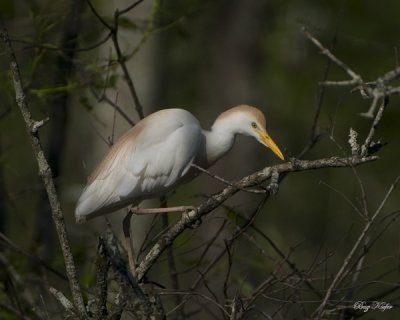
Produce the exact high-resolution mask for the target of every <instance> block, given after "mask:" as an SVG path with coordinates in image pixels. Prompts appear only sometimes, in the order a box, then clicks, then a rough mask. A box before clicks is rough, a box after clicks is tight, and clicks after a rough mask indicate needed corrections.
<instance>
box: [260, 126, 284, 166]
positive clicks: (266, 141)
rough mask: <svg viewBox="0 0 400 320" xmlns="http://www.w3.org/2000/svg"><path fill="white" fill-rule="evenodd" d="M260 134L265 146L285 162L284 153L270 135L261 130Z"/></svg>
mask: <svg viewBox="0 0 400 320" xmlns="http://www.w3.org/2000/svg"><path fill="white" fill-rule="evenodd" d="M258 134H259V136H260V139H261V141H262V142H263V144H264V145H265V146H267V147H268V148H270V149H271V150H272V152H273V153H275V154H276V155H277V156H278V157H279V158H280V159H281V160H285V158H284V156H283V154H282V151H281V150H280V149H279V147H278V146H277V145H276V143H275V142H274V140H272V138H271V137H270V136H269V135H268V133H267V132H266V131H263V130H259V131H258Z"/></svg>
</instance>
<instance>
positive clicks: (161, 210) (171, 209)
mask: <svg viewBox="0 0 400 320" xmlns="http://www.w3.org/2000/svg"><path fill="white" fill-rule="evenodd" d="M130 211H131V212H132V213H134V214H139V215H141V214H152V213H169V212H182V213H183V214H184V215H185V218H186V220H187V221H190V216H189V212H190V211H195V212H197V208H196V207H194V206H178V207H168V208H143V209H140V208H132V209H131V210H130ZM200 221H201V220H200V219H199V220H197V221H195V222H187V223H186V225H187V226H188V227H189V228H195V227H197V226H198V224H199V222H200Z"/></svg>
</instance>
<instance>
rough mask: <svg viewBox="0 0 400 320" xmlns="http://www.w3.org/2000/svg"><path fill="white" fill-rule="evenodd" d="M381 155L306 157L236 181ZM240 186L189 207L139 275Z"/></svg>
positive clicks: (248, 183) (249, 182) (252, 182)
mask: <svg viewBox="0 0 400 320" xmlns="http://www.w3.org/2000/svg"><path fill="white" fill-rule="evenodd" d="M377 159H378V157H376V156H371V157H367V158H358V157H349V158H337V157H333V158H325V159H318V160H313V161H306V160H294V161H292V162H287V163H283V164H278V165H275V166H272V167H266V168H264V169H263V170H261V171H258V172H256V173H254V174H252V175H249V176H247V177H245V178H243V179H241V180H240V181H238V182H236V183H235V185H237V186H238V187H240V188H248V187H253V186H256V185H259V184H261V183H263V182H264V181H265V180H267V179H269V178H270V177H271V174H272V172H273V171H274V170H275V171H277V172H278V173H280V174H282V173H288V172H296V171H305V170H313V169H321V168H340V167H351V166H357V165H360V164H363V163H367V162H370V161H374V160H377ZM239 190H240V189H238V188H237V187H233V186H228V187H226V188H225V189H223V190H222V191H221V192H219V193H217V194H214V195H213V196H211V197H209V198H208V199H207V200H206V201H205V202H203V203H202V204H201V205H200V206H199V207H198V208H197V210H196V211H190V212H189V213H188V214H185V215H183V216H182V218H181V220H180V221H178V222H177V223H176V224H175V225H174V226H172V227H171V228H170V230H169V231H168V232H167V233H166V234H164V235H163V236H162V237H160V239H159V240H158V241H157V243H156V244H155V245H154V246H153V247H152V248H151V250H150V251H149V252H148V253H147V255H146V257H145V258H144V259H143V260H142V262H141V263H140V265H139V266H138V268H137V276H138V279H139V280H141V279H142V278H143V277H144V275H145V274H146V272H147V271H148V270H149V269H150V268H151V266H152V265H153V264H154V262H155V261H156V260H157V259H158V257H159V256H160V255H161V253H162V252H163V251H164V250H165V249H166V248H167V247H168V246H169V245H171V243H172V242H173V241H174V240H175V239H176V237H177V236H178V235H180V234H181V233H182V232H183V231H184V230H186V229H187V228H188V226H191V225H193V224H194V223H195V222H196V221H197V220H199V219H200V218H201V217H202V216H204V215H206V214H208V213H209V212H211V211H212V210H214V209H215V208H217V207H218V206H219V205H220V204H221V203H223V202H224V201H225V200H226V199H228V198H229V197H231V196H233V195H234V194H235V193H236V192H238V191H239Z"/></svg>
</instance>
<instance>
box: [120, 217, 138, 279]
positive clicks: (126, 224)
mask: <svg viewBox="0 0 400 320" xmlns="http://www.w3.org/2000/svg"><path fill="white" fill-rule="evenodd" d="M132 215H133V212H132V211H131V210H129V211H128V213H127V215H126V216H125V218H124V220H122V229H123V231H124V236H125V245H126V251H127V252H128V262H129V268H130V269H131V272H132V276H133V277H135V276H136V257H135V253H134V251H133V246H132V240H131V218H132Z"/></svg>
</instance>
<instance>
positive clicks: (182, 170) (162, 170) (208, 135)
mask: <svg viewBox="0 0 400 320" xmlns="http://www.w3.org/2000/svg"><path fill="white" fill-rule="evenodd" d="M237 134H242V135H246V136H252V137H254V138H255V139H256V140H257V141H259V142H260V143H261V144H263V145H265V146H266V147H268V148H270V149H271V150H272V152H274V153H275V154H276V155H277V156H278V157H279V158H280V159H282V160H283V159H284V157H283V154H282V152H281V151H280V149H279V148H278V146H277V145H276V144H275V142H274V141H273V140H272V139H271V137H270V136H269V135H268V133H267V131H266V129H265V117H264V115H263V113H262V112H261V111H260V110H259V109H257V108H255V107H251V106H248V105H239V106H236V107H234V108H231V109H229V110H227V111H225V112H223V113H222V114H220V115H219V116H218V117H217V119H216V120H215V122H214V124H213V125H212V128H211V130H210V131H207V130H203V129H202V128H201V127H200V124H199V121H198V120H197V119H196V118H195V117H194V116H193V115H192V114H191V113H190V112H189V111H186V110H183V109H164V110H160V111H158V112H155V113H153V114H151V115H149V116H148V117H146V118H144V119H143V120H141V121H139V122H138V123H137V124H136V125H135V126H134V127H132V128H131V129H130V130H128V131H127V132H126V133H125V134H124V135H123V136H122V137H121V138H120V139H119V140H118V141H117V142H116V143H115V144H114V145H113V146H112V147H111V148H110V150H109V152H108V154H107V155H106V157H105V158H104V159H103V161H102V162H101V163H100V164H99V165H98V167H97V168H96V169H95V170H94V172H93V173H92V175H91V176H90V178H89V180H88V183H87V185H86V187H85V189H84V190H83V193H82V195H81V196H80V198H79V200H78V204H77V207H76V210H75V216H76V220H77V221H78V222H83V221H86V220H87V219H91V218H94V217H97V216H100V215H104V214H107V213H110V212H113V211H116V210H118V209H121V208H123V207H126V206H128V205H133V206H137V205H139V203H140V202H141V201H142V200H144V199H149V198H154V197H157V196H160V195H163V194H166V193H167V192H168V191H170V190H172V189H174V188H175V187H176V186H177V185H178V184H180V183H182V182H185V181H186V180H190V179H191V178H193V177H194V176H195V174H194V173H193V172H194V171H193V170H190V168H191V164H192V163H194V164H196V165H198V166H200V167H203V168H207V167H209V166H211V165H212V164H213V163H215V162H216V161H217V160H218V159H220V158H221V157H222V156H223V155H224V154H226V153H227V152H228V151H229V150H230V149H231V148H232V145H233V143H234V140H235V136H236V135H237ZM187 208H190V207H174V208H162V209H161V208H155V209H132V210H131V211H130V213H129V214H128V215H127V216H126V218H125V219H124V233H125V238H126V239H125V240H126V241H127V248H128V250H127V251H128V257H129V263H130V268H131V270H132V272H133V273H134V271H135V263H134V260H133V254H132V246H131V241H130V232H129V231H130V218H131V215H132V212H133V213H137V214H144V213H158V212H171V211H183V210H185V209H187Z"/></svg>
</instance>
